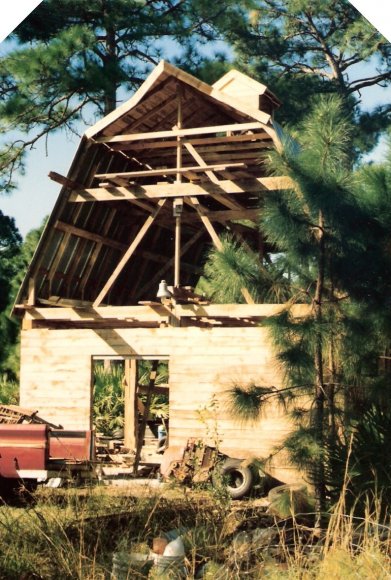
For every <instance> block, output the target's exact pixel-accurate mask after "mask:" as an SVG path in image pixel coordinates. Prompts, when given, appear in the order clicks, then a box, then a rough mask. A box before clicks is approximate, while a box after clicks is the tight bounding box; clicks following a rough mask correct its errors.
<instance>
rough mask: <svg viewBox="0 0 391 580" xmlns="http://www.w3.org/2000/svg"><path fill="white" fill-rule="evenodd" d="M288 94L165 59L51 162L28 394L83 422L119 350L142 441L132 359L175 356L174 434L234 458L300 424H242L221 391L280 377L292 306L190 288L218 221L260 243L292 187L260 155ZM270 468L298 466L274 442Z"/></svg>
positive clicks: (25, 383)
mask: <svg viewBox="0 0 391 580" xmlns="http://www.w3.org/2000/svg"><path fill="white" fill-rule="evenodd" d="M279 105H280V103H279V101H278V99H277V98H276V97H275V96H274V95H273V94H272V93H271V92H270V91H269V90H268V89H267V87H266V86H264V85H263V84H261V83H259V82H256V81H254V80H253V79H251V78H249V77H247V76H245V75H243V74H241V73H239V72H238V71H234V70H233V71H230V72H229V73H227V74H226V75H225V76H224V77H222V78H221V79H220V80H219V81H217V82H216V83H215V84H214V85H212V86H210V85H207V84H205V83H203V82H201V81H200V80H198V79H196V78H194V77H193V76H191V75H189V74H187V73H185V72H183V71H181V70H179V69H178V68H176V67H174V66H172V65H170V64H168V63H166V62H164V61H162V62H161V63H160V64H159V65H158V66H157V67H156V68H155V69H154V71H153V72H152V73H151V74H150V76H149V77H148V78H147V80H146V81H145V82H144V84H143V85H142V86H141V87H140V89H139V90H138V91H137V92H136V93H135V95H134V96H133V97H132V98H131V99H130V100H129V101H127V102H125V103H124V104H123V105H122V106H120V107H119V108H118V109H117V110H116V111H114V112H112V113H111V114H109V115H107V116H106V117H105V118H104V119H102V120H101V121H99V122H98V123H97V124H96V125H94V126H93V127H92V128H90V129H89V130H88V131H87V132H86V133H85V135H84V136H83V137H82V139H81V142H80V145H79V148H78V150H77V152H76V155H75V158H74V161H73V163H72V165H71V168H70V170H69V173H68V175H67V176H66V177H65V176H60V175H58V174H54V173H53V174H50V177H51V178H52V179H54V180H55V181H57V182H58V183H59V184H60V185H61V186H62V189H61V192H60V194H59V197H58V201H57V203H56V205H55V207H54V209H53V212H52V214H51V216H50V218H49V221H48V223H47V226H46V228H45V231H44V233H43V236H42V238H41V240H40V243H39V246H38V249H37V251H36V253H35V255H34V258H33V260H32V263H31V265H30V268H29V270H28V273H27V276H26V278H25V281H24V283H23V285H22V288H21V290H20V293H19V296H18V298H17V303H16V305H15V312H16V313H17V314H19V315H21V316H22V317H23V326H22V338H21V383H20V405H21V406H23V407H28V408H30V409H31V408H34V409H37V410H39V413H40V415H41V416H44V417H45V418H47V419H48V420H50V421H52V422H53V423H57V424H58V423H60V424H61V425H63V426H64V427H66V428H69V429H89V428H91V425H92V411H91V409H92V392H93V389H92V386H93V378H92V377H93V366H94V362H95V361H102V360H103V361H104V360H106V361H107V360H113V359H114V360H123V361H125V370H126V381H125V442H126V443H127V445H128V446H130V447H132V446H133V447H135V446H136V439H137V423H138V416H137V415H138V412H137V404H136V402H137V397H138V392H139V385H138V384H137V382H138V381H137V365H138V364H139V361H143V360H149V361H166V362H167V365H168V376H169V378H168V384H167V385H166V387H165V388H166V390H167V389H168V391H167V392H168V393H169V408H170V420H169V425H170V429H169V442H170V446H181V445H184V444H185V443H186V441H187V440H188V439H189V438H191V437H200V438H203V439H205V440H208V439H213V438H218V439H219V441H220V448H221V450H222V451H224V452H226V453H227V454H228V455H231V456H233V457H246V456H258V457H262V458H265V457H268V456H270V455H271V454H272V453H273V451H274V450H275V448H276V446H278V445H279V444H280V443H281V441H282V439H283V437H284V436H285V435H286V434H287V432H288V431H289V430H290V429H291V425H290V423H289V419H288V417H287V416H286V415H285V413H284V411H283V410H282V409H279V408H278V407H276V406H273V405H272V406H271V407H270V408H269V409H265V411H264V413H263V416H262V418H261V419H260V420H259V421H258V422H257V423H256V424H254V423H252V424H242V423H238V422H237V421H235V420H234V419H233V418H232V417H231V416H230V414H229V411H228V410H227V408H226V405H225V402H224V401H225V393H226V391H227V390H229V389H230V388H231V387H232V385H233V384H240V385H243V386H245V385H248V384H250V383H253V384H256V385H258V384H259V385H269V386H271V385H273V386H276V387H278V386H279V385H281V382H282V373H281V369H280V368H279V366H278V364H277V361H276V359H275V357H274V356H273V349H272V345H271V342H270V340H269V338H268V334H267V330H266V328H265V327H263V326H262V321H263V320H264V319H265V317H267V316H270V315H271V314H274V313H276V312H277V311H278V310H279V309H281V308H282V307H283V305H268V304H255V303H254V302H253V300H252V298H251V296H250V294H249V293H248V291H246V289H245V288H243V296H244V303H243V304H213V303H211V302H209V301H208V300H207V299H205V298H204V297H202V296H199V295H197V294H196V293H195V292H194V291H193V289H194V288H195V287H196V286H197V282H198V280H199V278H200V275H201V274H202V265H203V261H204V260H205V256H206V254H207V252H208V250H209V249H210V247H211V245H214V246H215V247H217V248H221V235H222V234H223V233H224V232H226V231H229V232H231V233H232V234H234V235H235V236H236V237H237V238H238V239H240V240H245V241H246V242H247V243H249V244H250V245H251V246H252V247H255V248H258V249H259V252H261V253H262V252H263V251H264V241H263V239H262V236H261V235H259V232H258V229H257V228H255V227H251V222H255V221H256V219H257V216H258V213H259V205H260V199H262V192H263V191H272V190H277V189H279V188H282V187H284V186H286V180H285V179H284V178H283V177H281V178H279V177H270V176H268V175H267V174H266V172H265V164H264V163H262V157H263V156H264V154H265V152H267V150H270V149H271V148H273V147H275V146H278V137H277V134H276V130H275V128H274V126H273V111H274V109H275V108H276V107H278V106H279ZM162 281H165V283H164V282H163V283H162ZM166 286H167V287H168V289H169V291H167V288H166ZM297 308H298V309H300V307H297ZM151 388H152V389H155V390H157V389H158V387H157V386H154V385H152V386H151ZM270 473H271V474H272V475H274V476H275V477H277V478H278V479H280V480H282V481H285V482H290V481H293V480H295V478H296V473H295V471H294V470H293V469H292V468H291V467H290V466H289V464H288V462H287V461H286V458H285V459H284V460H283V459H282V456H281V455H280V454H277V455H276V456H275V458H274V460H273V461H271V463H270Z"/></svg>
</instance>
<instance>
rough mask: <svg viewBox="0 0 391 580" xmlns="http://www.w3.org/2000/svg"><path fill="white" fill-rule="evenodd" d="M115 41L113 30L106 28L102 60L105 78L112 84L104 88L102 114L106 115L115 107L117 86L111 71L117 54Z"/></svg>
mask: <svg viewBox="0 0 391 580" xmlns="http://www.w3.org/2000/svg"><path fill="white" fill-rule="evenodd" d="M116 48H117V47H116V41H115V29H114V28H109V27H108V28H107V30H106V55H105V58H104V64H103V68H104V70H106V71H107V74H106V78H107V79H108V80H109V82H110V80H112V83H111V84H109V85H108V86H106V89H105V97H104V113H105V115H108V114H109V113H111V111H114V110H115V108H116V106H117V85H116V83H115V82H114V78H113V70H114V68H115V64H116V59H117V52H116Z"/></svg>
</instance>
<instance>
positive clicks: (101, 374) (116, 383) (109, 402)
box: [93, 364, 125, 436]
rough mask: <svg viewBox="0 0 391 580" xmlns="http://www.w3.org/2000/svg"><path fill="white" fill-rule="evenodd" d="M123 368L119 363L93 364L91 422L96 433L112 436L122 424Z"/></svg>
mask: <svg viewBox="0 0 391 580" xmlns="http://www.w3.org/2000/svg"><path fill="white" fill-rule="evenodd" d="M123 379H124V369H123V365H121V364H115V365H114V364H111V365H110V368H108V369H105V368H104V366H103V364H95V365H94V389H93V422H94V425H95V427H96V430H97V431H98V433H102V434H103V435H110V436H113V432H114V431H115V430H116V429H118V428H122V427H123V424H124V401H125V399H124V383H123Z"/></svg>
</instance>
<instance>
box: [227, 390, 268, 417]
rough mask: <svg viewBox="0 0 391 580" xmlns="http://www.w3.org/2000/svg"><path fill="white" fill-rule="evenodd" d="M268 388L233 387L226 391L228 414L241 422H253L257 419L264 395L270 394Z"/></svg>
mask: <svg viewBox="0 0 391 580" xmlns="http://www.w3.org/2000/svg"><path fill="white" fill-rule="evenodd" d="M272 390H273V389H271V388H270V387H259V386H257V385H253V384H251V385H248V386H247V387H243V386H241V385H234V386H233V387H232V389H230V390H229V391H228V408H229V410H230V414H231V415H232V416H233V417H234V418H236V419H239V420H242V421H255V420H256V419H258V418H259V416H260V413H261V409H262V405H263V402H264V399H265V395H268V394H270V393H271V392H272Z"/></svg>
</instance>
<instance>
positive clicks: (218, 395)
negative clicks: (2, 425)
mask: <svg viewBox="0 0 391 580" xmlns="http://www.w3.org/2000/svg"><path fill="white" fill-rule="evenodd" d="M93 356H98V357H99V356H125V357H126V356H152V357H156V358H161V357H168V358H169V374H170V444H172V445H182V444H184V443H185V442H186V441H187V439H188V438H189V437H202V438H206V439H207V440H209V441H210V442H215V441H217V440H218V441H219V442H220V446H221V448H222V450H225V451H227V452H228V453H229V454H230V455H232V456H239V457H245V456H261V457H267V456H269V455H270V454H271V453H272V452H273V450H274V448H275V447H276V446H277V445H278V444H279V443H280V442H281V440H282V438H283V437H284V436H285V435H286V433H287V432H288V431H289V430H290V429H291V425H290V423H289V420H288V418H287V416H286V414H285V413H284V411H283V410H282V409H281V408H279V407H277V406H275V405H273V404H271V405H270V406H269V407H266V408H265V410H264V412H263V415H262V417H261V419H260V420H259V421H258V422H257V423H256V424H244V423H240V422H237V421H234V420H233V419H232V417H231V415H230V414H229V412H228V409H227V391H228V390H229V389H230V388H231V387H232V386H233V385H234V384H235V383H238V384H240V385H248V384H249V383H255V384H257V385H264V386H272V385H274V386H276V387H278V386H279V385H280V384H281V372H280V369H279V368H278V364H277V363H276V360H275V358H274V357H273V353H272V349H271V347H270V342H269V339H268V335H267V330H266V329H265V328H262V327H252V328H210V329H203V328H194V327H193V328H191V327H189V328H173V327H167V328H156V329H145V328H144V329H110V330H91V329H65V330H58V329H57V330H54V329H32V330H25V331H23V332H22V365H21V401H20V404H21V405H22V406H24V407H28V408H33V409H34V410H35V409H37V410H39V412H40V414H41V415H42V416H43V417H45V418H47V419H48V420H50V421H53V422H55V423H60V424H62V425H64V426H65V427H67V428H70V429H86V428H89V427H90V406H91V360H92V357H93ZM281 467H283V466H281ZM285 467H287V466H285ZM279 474H280V478H281V474H282V472H281V473H279ZM279 474H278V473H277V472H274V475H275V476H277V477H278V475H279ZM287 479H289V478H287V477H285V480H287Z"/></svg>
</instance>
